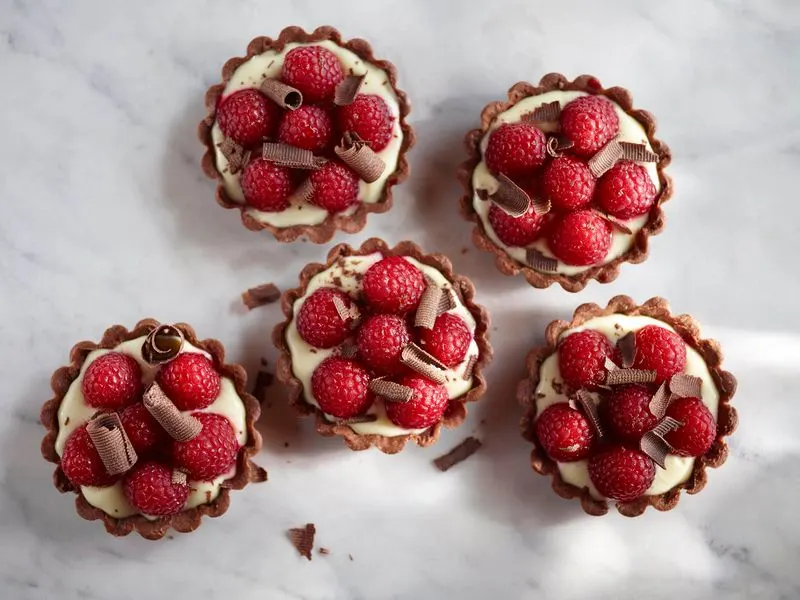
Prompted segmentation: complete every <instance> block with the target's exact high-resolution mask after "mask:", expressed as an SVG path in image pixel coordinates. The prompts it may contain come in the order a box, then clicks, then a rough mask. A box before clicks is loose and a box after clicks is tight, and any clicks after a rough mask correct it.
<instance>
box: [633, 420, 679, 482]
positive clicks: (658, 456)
mask: <svg viewBox="0 0 800 600" xmlns="http://www.w3.org/2000/svg"><path fill="white" fill-rule="evenodd" d="M682 425H683V423H681V422H680V421H676V420H675V419H673V418H672V417H664V418H663V419H661V421H659V423H658V425H656V426H655V427H654V428H653V429H651V430H650V431H648V432H647V433H645V434H644V435H643V436H642V439H641V440H640V441H639V449H640V450H641V451H642V452H644V453H645V454H646V455H647V456H649V457H650V458H651V459H652V460H653V462H654V463H656V464H657V465H658V466H659V467H661V468H662V469H666V464H665V461H666V459H667V455H668V454H669V453H670V452H672V450H673V448H672V446H670V445H669V442H667V440H665V439H664V435H665V434H666V433H668V432H670V431H672V430H673V429H677V428H678V427H681V426H682Z"/></svg>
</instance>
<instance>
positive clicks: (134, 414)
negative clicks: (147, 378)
mask: <svg viewBox="0 0 800 600" xmlns="http://www.w3.org/2000/svg"><path fill="white" fill-rule="evenodd" d="M119 418H120V421H122V428H123V429H124V430H125V433H127V434H128V439H130V441H131V444H132V445H133V449H134V450H136V454H138V455H139V457H140V458H141V457H142V456H144V455H146V454H147V453H149V452H150V451H152V450H153V449H155V448H157V447H159V446H161V445H162V444H164V443H166V442H167V440H168V439H169V436H168V435H167V432H166V431H164V429H163V428H162V427H161V425H159V423H158V421H156V419H155V417H153V415H151V414H150V411H149V410H147V408H145V406H144V404H142V403H141V402H137V403H136V404H131V405H130V406H129V407H128V408H126V409H125V410H123V411H122V412H121V413H120V415H119Z"/></svg>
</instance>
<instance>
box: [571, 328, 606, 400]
mask: <svg viewBox="0 0 800 600" xmlns="http://www.w3.org/2000/svg"><path fill="white" fill-rule="evenodd" d="M607 358H610V359H612V360H613V359H614V346H612V345H611V342H609V341H608V338H607V337H606V336H604V335H603V334H602V333H600V332H598V331H594V330H593V329H584V330H583V331H579V332H577V333H573V334H571V335H569V336H567V337H566V338H564V340H563V341H562V342H561V344H560V346H559V348H558V368H559V370H560V371H561V377H562V378H563V379H564V382H565V383H566V384H567V385H568V386H570V387H571V388H572V389H574V390H578V389H581V388H587V389H590V390H591V389H595V388H596V387H597V386H598V385H599V384H601V383H603V382H604V381H605V379H606V367H605V361H606V359H607Z"/></svg>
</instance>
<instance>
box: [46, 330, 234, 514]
mask: <svg viewBox="0 0 800 600" xmlns="http://www.w3.org/2000/svg"><path fill="white" fill-rule="evenodd" d="M144 340H145V336H142V337H140V338H136V339H133V340H129V341H127V342H123V343H121V344H119V345H118V346H116V347H115V348H114V349H113V350H94V351H93V352H90V353H89V355H88V356H87V357H86V360H85V361H84V363H83V365H82V366H81V371H80V374H79V375H78V377H77V378H76V379H75V381H73V382H72V384H71V385H70V387H69V390H67V393H66V395H65V396H64V399H63V400H62V401H61V406H59V408H58V437H57V438H56V444H55V446H56V453H57V454H58V455H59V456H61V454H62V452H63V451H64V444H65V443H66V441H67V438H68V437H69V435H70V434H71V433H72V432H73V431H74V430H75V429H76V428H78V427H80V426H81V425H83V424H84V423H86V422H87V421H88V420H89V419H90V418H91V417H92V415H93V414H95V413H96V412H98V410H99V409H97V408H94V407H93V406H89V405H88V404H86V401H85V400H84V398H83V392H82V391H81V386H82V384H83V375H84V373H86V369H87V368H88V367H89V365H90V364H91V363H92V361H94V360H97V359H98V358H99V357H101V356H102V355H103V354H108V353H109V352H112V351H113V352H122V353H123V354H127V355H129V356H132V357H133V358H135V359H136V362H138V363H139V365H140V366H141V368H142V378H143V381H144V385H145V386H147V385H149V384H150V383H152V381H153V379H154V378H155V375H156V371H157V367H153V366H152V365H149V364H147V363H146V362H145V360H144V359H143V358H142V343H143V342H144ZM182 352H198V353H200V354H203V355H205V356H207V357H209V358H211V357H210V356H209V355H208V353H207V352H204V351H203V350H200V349H199V348H196V347H195V346H192V345H191V344H190V343H189V342H185V343H184V345H183V350H182ZM187 412H210V413H216V414H219V415H222V416H224V417H227V419H228V420H229V421H230V422H231V425H232V426H233V430H234V431H235V432H236V440H237V441H238V442H239V445H240V446H243V445H245V444H246V443H247V421H246V412H245V407H244V402H242V399H241V398H240V397H239V394H237V393H236V389H235V388H234V386H233V382H232V381H231V380H230V379H228V378H227V377H222V378H221V381H220V392H219V396H218V397H217V399H216V400H214V402H213V403H212V404H211V405H210V406H208V407H207V408H204V409H202V411H195V410H193V411H187ZM235 471H236V470H235V468H234V469H232V470H231V472H230V473H226V474H225V475H222V476H220V477H218V478H217V479H215V480H213V481H191V480H190V481H189V488H190V489H191V492H190V493H189V498H188V499H187V500H186V504H185V505H184V510H185V509H188V508H194V507H195V506H198V505H200V504H206V503H208V502H211V501H212V500H214V499H215V498H216V497H217V496H218V495H219V490H220V486H221V484H222V482H223V481H225V480H226V479H230V478H231V477H233V476H234V475H235V474H236V472H235ZM81 491H82V492H83V497H84V498H86V501H87V502H88V503H89V504H91V505H92V506H95V507H97V508H99V509H100V510H102V511H103V512H105V513H106V514H108V515H110V516H112V517H116V518H118V519H121V518H123V517H129V516H131V515H137V514H140V513H139V511H138V510H136V508H134V507H133V506H131V504H130V502H128V499H127V498H126V497H125V492H124V490H123V487H122V482H121V481H118V482H117V483H115V484H114V485H112V486H109V487H92V486H82V487H81ZM145 516H146V515H145Z"/></svg>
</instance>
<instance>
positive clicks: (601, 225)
mask: <svg viewBox="0 0 800 600" xmlns="http://www.w3.org/2000/svg"><path fill="white" fill-rule="evenodd" d="M612 234H613V232H612V229H611V225H609V223H608V221H606V220H605V219H603V218H602V217H601V216H599V215H597V214H596V213H594V212H592V211H591V210H579V211H577V212H573V213H568V214H566V215H563V216H562V217H561V218H560V219H558V220H557V221H556V222H555V225H554V226H553V228H552V229H551V230H550V233H549V235H548V239H547V243H548V246H550V250H552V251H553V254H555V255H556V257H557V258H558V259H560V260H561V261H562V262H564V263H566V264H568V265H577V266H588V265H593V264H596V263H599V262H600V261H601V260H603V259H604V258H605V256H606V254H608V250H609V248H611V239H612Z"/></svg>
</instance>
